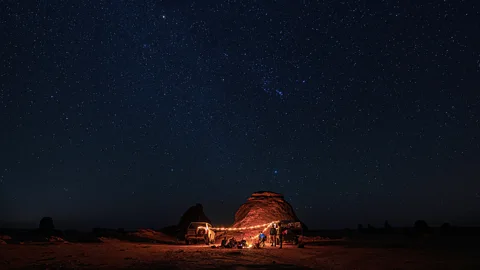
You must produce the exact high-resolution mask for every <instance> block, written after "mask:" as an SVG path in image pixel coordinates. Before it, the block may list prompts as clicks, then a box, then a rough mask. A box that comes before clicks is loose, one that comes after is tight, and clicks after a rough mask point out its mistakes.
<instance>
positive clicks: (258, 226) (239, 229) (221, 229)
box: [210, 221, 277, 231]
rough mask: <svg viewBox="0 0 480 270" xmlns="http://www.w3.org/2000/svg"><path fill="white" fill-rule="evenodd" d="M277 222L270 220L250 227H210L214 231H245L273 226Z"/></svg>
mask: <svg viewBox="0 0 480 270" xmlns="http://www.w3.org/2000/svg"><path fill="white" fill-rule="evenodd" d="M275 222H277V221H272V222H269V223H265V224H261V225H255V226H250V227H240V228H224V227H222V228H215V227H212V228H210V229H212V230H214V231H244V230H252V229H258V228H265V229H266V228H267V227H268V226H271V225H272V224H274V223H275Z"/></svg>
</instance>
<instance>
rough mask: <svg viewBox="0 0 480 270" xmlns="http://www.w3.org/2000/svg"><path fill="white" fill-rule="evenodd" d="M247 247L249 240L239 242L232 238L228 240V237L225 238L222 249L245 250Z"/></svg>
mask: <svg viewBox="0 0 480 270" xmlns="http://www.w3.org/2000/svg"><path fill="white" fill-rule="evenodd" d="M246 245H247V240H245V239H242V240H240V241H237V240H236V239H235V237H232V238H230V239H229V240H227V237H224V238H223V240H222V244H221V247H223V248H244V247H245V246H246Z"/></svg>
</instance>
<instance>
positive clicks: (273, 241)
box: [258, 224, 287, 248]
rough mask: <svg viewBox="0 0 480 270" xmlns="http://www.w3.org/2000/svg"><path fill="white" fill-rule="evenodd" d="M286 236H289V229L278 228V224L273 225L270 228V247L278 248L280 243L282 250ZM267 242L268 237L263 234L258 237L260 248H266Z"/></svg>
mask: <svg viewBox="0 0 480 270" xmlns="http://www.w3.org/2000/svg"><path fill="white" fill-rule="evenodd" d="M286 234H287V229H284V228H282V227H280V226H277V224H273V225H272V227H271V228H270V245H271V246H272V247H276V246H277V242H278V244H279V246H280V247H279V248H282V244H283V239H284V238H285V235H286ZM266 242H267V236H266V235H265V234H264V233H263V232H260V234H259V235H258V244H259V246H260V247H265V243H266Z"/></svg>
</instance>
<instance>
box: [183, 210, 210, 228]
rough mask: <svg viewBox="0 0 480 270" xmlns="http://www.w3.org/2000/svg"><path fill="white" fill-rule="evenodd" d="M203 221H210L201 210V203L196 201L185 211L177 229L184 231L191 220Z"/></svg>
mask: <svg viewBox="0 0 480 270" xmlns="http://www.w3.org/2000/svg"><path fill="white" fill-rule="evenodd" d="M196 221H203V222H208V223H211V221H210V219H209V218H208V217H207V215H205V213H204V212H203V205H201V204H199V203H197V204H196V205H194V206H192V207H190V208H188V209H187V211H185V213H184V214H183V215H182V217H181V218H180V221H179V222H178V225H177V229H179V230H180V231H185V230H186V229H187V227H188V225H190V223H191V222H196Z"/></svg>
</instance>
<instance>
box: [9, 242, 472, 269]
mask: <svg viewBox="0 0 480 270" xmlns="http://www.w3.org/2000/svg"><path fill="white" fill-rule="evenodd" d="M474 253H476V254H478V253H477V251H472V252H465V251H452V250H430V249H429V250H426V249H405V248H371V247H370V248H369V247H347V246H344V245H323V246H318V245H311V246H308V245H307V246H305V248H297V247H296V246H292V245H285V246H284V248H283V249H278V248H271V247H266V248H263V249H222V248H212V247H209V246H206V245H190V246H186V245H167V244H138V243H129V242H122V241H118V240H112V241H110V242H105V243H89V244H83V243H38V244H15V245H9V244H7V245H0V269H349V270H353V269H371V270H374V269H423V270H428V269H456V270H459V269H472V270H473V269H480V263H479V261H480V260H479V259H473V258H475V257H476V256H475V254H474Z"/></svg>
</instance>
